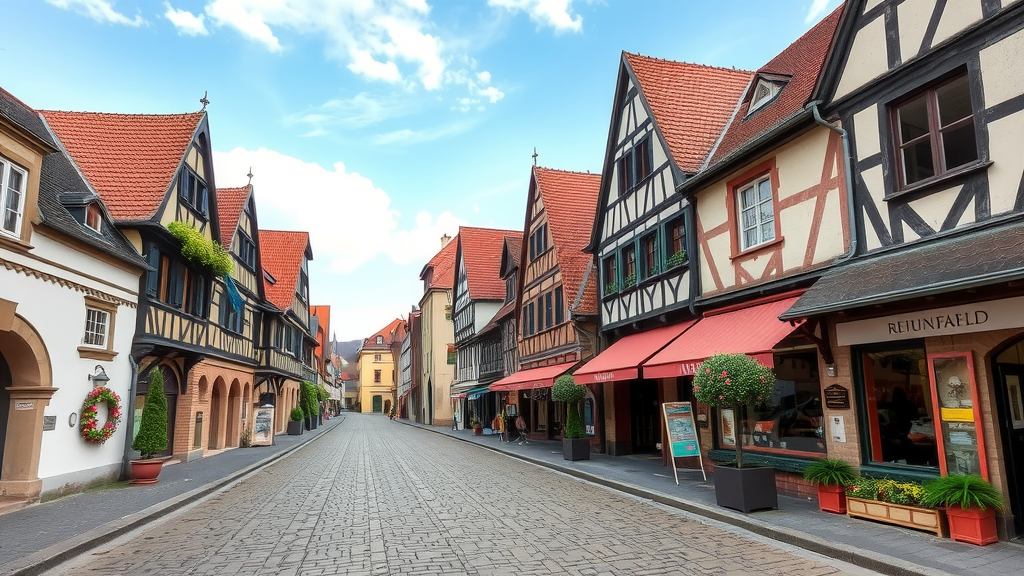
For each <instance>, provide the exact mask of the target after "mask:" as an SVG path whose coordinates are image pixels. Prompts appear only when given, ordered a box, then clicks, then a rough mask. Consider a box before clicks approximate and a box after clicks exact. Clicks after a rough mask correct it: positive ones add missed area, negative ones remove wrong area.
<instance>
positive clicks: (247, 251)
mask: <svg viewBox="0 0 1024 576" xmlns="http://www.w3.org/2000/svg"><path fill="white" fill-rule="evenodd" d="M238 257H239V259H240V260H241V261H242V264H245V267H246V268H248V269H249V270H253V271H255V270H256V244H255V243H254V242H253V241H252V238H249V236H248V235H247V234H246V233H245V232H242V231H241V230H239V231H238Z"/></svg>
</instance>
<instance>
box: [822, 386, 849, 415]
mask: <svg viewBox="0 0 1024 576" xmlns="http://www.w3.org/2000/svg"><path fill="white" fill-rule="evenodd" d="M825 408H828V409H829V410H849V409H850V391H849V390H847V389H846V388H844V387H842V386H840V385H839V384H833V385H831V386H828V387H827V388H825Z"/></svg>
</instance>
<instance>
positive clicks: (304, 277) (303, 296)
mask: <svg viewBox="0 0 1024 576" xmlns="http://www.w3.org/2000/svg"><path fill="white" fill-rule="evenodd" d="M297 290H298V294H299V299H300V300H302V301H303V302H309V261H308V260H306V259H305V258H303V259H302V268H301V269H299V285H298V288H297Z"/></svg>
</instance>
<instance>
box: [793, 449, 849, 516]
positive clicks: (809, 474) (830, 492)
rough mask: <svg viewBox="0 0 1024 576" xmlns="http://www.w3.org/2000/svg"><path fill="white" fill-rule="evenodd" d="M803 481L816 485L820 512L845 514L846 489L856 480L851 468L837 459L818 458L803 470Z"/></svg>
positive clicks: (843, 461)
mask: <svg viewBox="0 0 1024 576" xmlns="http://www.w3.org/2000/svg"><path fill="white" fill-rule="evenodd" d="M804 479H805V480H807V481H809V482H810V483H812V484H815V485H817V487H818V508H820V509H821V511H822V512H834V513H836V514H846V487H847V486H849V485H851V484H853V483H854V482H855V481H856V480H857V471H856V470H854V468H853V466H851V465H850V464H849V463H848V462H846V461H845V460H840V459H838V458H818V459H816V460H814V461H813V462H811V463H810V464H809V465H808V466H807V468H804Z"/></svg>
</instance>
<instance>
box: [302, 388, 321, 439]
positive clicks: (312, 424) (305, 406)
mask: <svg viewBox="0 0 1024 576" xmlns="http://www.w3.org/2000/svg"><path fill="white" fill-rule="evenodd" d="M316 397H317V391H316V386H314V385H313V383H312V382H305V381H303V382H300V383H299V407H300V408H302V413H303V415H304V416H305V419H306V430H315V429H316V427H317V424H318V422H317V418H316V414H317V412H319V410H318V408H319V403H318V402H317V399H316Z"/></svg>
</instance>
